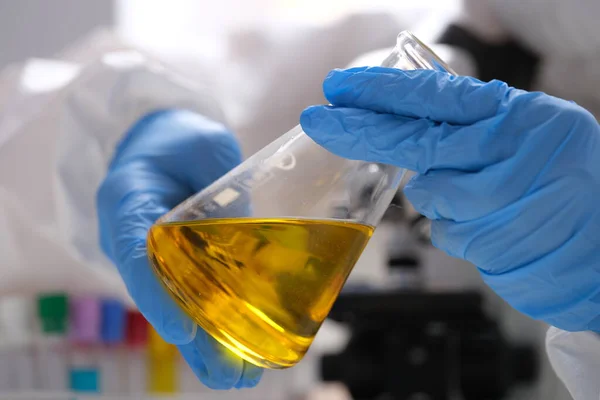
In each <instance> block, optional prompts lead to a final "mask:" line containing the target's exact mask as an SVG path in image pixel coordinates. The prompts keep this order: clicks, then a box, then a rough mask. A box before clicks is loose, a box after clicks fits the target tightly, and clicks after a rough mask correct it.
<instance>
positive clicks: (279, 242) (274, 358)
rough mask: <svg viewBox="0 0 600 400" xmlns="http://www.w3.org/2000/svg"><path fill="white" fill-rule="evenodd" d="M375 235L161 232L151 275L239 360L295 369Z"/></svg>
mask: <svg viewBox="0 0 600 400" xmlns="http://www.w3.org/2000/svg"><path fill="white" fill-rule="evenodd" d="M372 233H373V227H371V226H367V225H362V224H357V223H353V222H344V221H337V220H309V219H251V218H235V219H234V218H232V219H209V220H201V221H191V222H183V223H167V224H157V225H155V226H153V227H152V228H151V230H150V233H149V236H148V253H149V256H150V259H151V262H152V264H153V266H154V269H155V271H156V273H157V274H158V276H159V277H160V278H161V280H162V282H163V283H164V285H165V286H166V287H167V289H168V290H169V291H170V293H171V294H172V295H173V297H174V298H175V299H176V301H177V302H178V303H179V305H180V306H181V307H182V308H183V309H184V310H185V311H186V312H187V313H188V314H189V315H190V316H191V317H192V318H193V319H194V320H195V321H196V322H197V323H198V324H199V325H200V326H201V327H202V328H204V329H205V330H206V331H207V332H208V333H210V334H211V335H212V336H213V337H215V338H216V339H217V340H218V341H220V342H221V343H222V344H224V345H225V346H226V347H228V348H229V349H230V350H232V351H233V352H234V353H235V354H237V355H239V356H241V357H242V358H244V359H246V360H248V361H250V362H252V363H254V364H256V365H259V366H262V367H266V368H286V367H290V366H292V365H294V364H296V363H297V362H298V361H299V360H300V359H301V358H302V357H303V356H304V353H305V352H306V350H307V349H308V347H309V346H310V344H311V343H312V341H313V338H314V336H315V334H316V333H317V331H318V329H319V327H320V325H321V323H322V322H323V320H324V319H325V317H326V316H327V314H328V313H329V311H330V309H331V306H332V305H333V302H334V301H335V299H336V297H337V295H338V294H339V292H340V290H341V289H342V286H343V284H344V282H345V281H346V278H347V277H348V274H349V273H350V271H351V270H352V267H353V266H354V264H355V263H356V261H357V260H358V258H359V257H360V254H361V253H362V251H363V249H364V247H365V246H366V244H367V242H368V240H369V238H370V237H371V235H372Z"/></svg>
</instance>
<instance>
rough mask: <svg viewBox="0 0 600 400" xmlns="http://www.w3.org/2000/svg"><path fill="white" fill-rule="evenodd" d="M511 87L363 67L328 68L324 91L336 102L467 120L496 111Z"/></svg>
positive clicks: (453, 120)
mask: <svg viewBox="0 0 600 400" xmlns="http://www.w3.org/2000/svg"><path fill="white" fill-rule="evenodd" d="M513 90H515V89H511V88H509V87H508V86H507V85H506V84H505V83H504V82H500V81H491V82H481V81H479V80H477V79H475V78H470V77H457V76H453V75H450V74H448V73H445V72H439V71H430V70H415V71H403V70H400V69H395V68H384V67H368V68H365V67H362V68H353V69H348V70H333V71H331V72H330V73H329V75H327V77H326V78H325V81H324V83H323V91H324V93H325V97H326V98H327V100H329V102H330V103H331V104H333V105H335V106H340V107H351V108H362V109H369V110H372V111H376V112H380V113H386V114H396V115H401V116H405V117H413V118H427V119H430V120H433V121H438V122H448V123H451V124H456V125H470V124H473V123H475V122H477V121H480V120H484V119H487V118H491V117H493V116H495V115H497V114H498V113H499V112H500V111H501V110H502V109H503V105H505V104H506V101H507V100H508V97H509V96H508V95H509V93H510V92H511V91H513Z"/></svg>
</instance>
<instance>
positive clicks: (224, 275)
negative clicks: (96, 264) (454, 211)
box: [148, 32, 451, 368]
mask: <svg viewBox="0 0 600 400" xmlns="http://www.w3.org/2000/svg"><path fill="white" fill-rule="evenodd" d="M382 65H383V66H386V67H395V68H401V69H437V70H444V71H448V72H451V71H450V68H449V67H448V66H446V64H444V62H442V61H441V60H440V59H439V58H438V57H436V56H435V55H434V54H433V53H432V52H431V51H430V50H429V49H428V48H427V47H426V46H425V45H423V44H422V43H421V42H420V41H419V40H417V39H416V38H415V37H414V36H413V35H412V34H410V33H409V32H402V33H401V34H400V35H399V36H398V41H397V45H396V47H395V48H394V50H393V52H392V53H391V54H390V55H389V56H388V58H386V60H385V61H384V62H383V64H382ZM404 172H405V171H404V170H402V169H399V168H397V167H394V166H390V165H383V164H372V163H365V162H360V161H352V160H346V159H343V158H340V157H337V156H335V155H333V154H331V153H329V152H328V151H326V150H324V149H323V148H322V147H320V146H319V145H317V144H316V143H314V142H313V141H312V140H311V139H310V138H309V137H308V136H306V135H305V134H304V133H303V132H302V129H301V128H300V126H298V127H296V128H294V129H292V130H291V131H289V132H288V133H286V134H284V135H283V136H281V137H280V138H279V139H277V140H275V141H274V142H273V143H271V144H270V145H268V146H266V147H265V148H264V149H262V150H261V151H259V152H258V153H256V154H255V155H254V156H252V157H250V158H249V159H248V160H246V161H245V162H244V163H242V164H241V165H239V166H238V167H237V168H235V169H233V170H232V171H230V172H229V173H228V174H226V175H225V176H223V177H222V178H221V179H219V180H218V181H216V182H215V183H213V184H212V185H210V186H209V187H208V188H206V189H205V190H203V191H201V192H199V193H198V194H196V195H194V196H192V197H191V198H189V199H188V200H186V201H185V202H183V203H182V204H180V205H179V206H177V207H176V208H174V209H173V210H172V211H170V212H169V213H168V214H166V215H164V216H163V217H162V218H161V219H160V220H159V221H157V223H156V224H155V225H154V226H153V227H152V229H151V230H150V233H149V236H148V252H149V256H150V259H151V263H152V265H153V267H154V270H155V272H156V274H157V275H158V277H159V278H160V280H161V281H162V282H163V284H164V286H165V287H166V288H167V290H168V291H169V292H170V293H171V294H172V296H173V298H174V299H175V300H176V301H177V303H178V304H179V305H180V306H181V307H182V308H183V309H184V310H185V311H186V312H187V314H189V316H190V317H191V318H192V319H193V320H194V321H195V322H197V323H198V325H200V326H201V327H202V328H203V329H204V330H206V331H207V332H208V333H209V334H211V335H212V336H213V337H215V338H216V339H217V340H218V341H219V342H221V343H222V344H223V345H225V346H226V347H227V348H229V349H230V350H231V351H232V352H234V353H235V354H237V355H239V356H240V357H242V358H244V359H245V360H247V361H249V362H252V363H254V364H256V365H259V366H262V367H266V368H286V367H290V366H293V365H294V364H296V363H297V362H298V361H299V360H300V359H301V358H302V357H303V355H304V353H305V352H306V351H307V349H308V347H309V346H310V344H311V343H312V341H313V338H314V336H315V334H316V333H317V331H318V329H319V327H320V326H321V323H322V322H323V320H324V319H325V318H326V316H327V314H328V313H329V311H330V309H331V306H332V305H333V303H334V301H335V299H336V298H337V296H338V294H339V292H340V290H341V289H342V286H343V285H344V282H345V281H346V278H347V277H348V274H349V273H350V271H351V270H352V267H353V266H354V264H355V262H356V261H357V259H358V258H359V256H360V255H361V253H362V251H363V249H364V247H365V246H366V244H367V242H368V241H369V238H370V237H371V234H372V233H373V230H374V227H375V226H376V225H377V223H378V222H379V220H380V219H381V217H382V215H383V213H384V212H385V210H386V209H387V207H388V206H389V204H390V202H391V200H392V198H393V196H394V194H395V193H396V191H397V190H398V186H399V184H400V181H401V179H402V176H403V174H404Z"/></svg>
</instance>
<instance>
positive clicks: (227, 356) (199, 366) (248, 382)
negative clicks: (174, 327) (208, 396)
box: [179, 329, 262, 390]
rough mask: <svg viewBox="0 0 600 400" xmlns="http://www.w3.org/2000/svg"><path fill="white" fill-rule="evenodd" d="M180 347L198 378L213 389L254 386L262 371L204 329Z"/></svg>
mask: <svg viewBox="0 0 600 400" xmlns="http://www.w3.org/2000/svg"><path fill="white" fill-rule="evenodd" d="M179 350H180V351H181V354H182V355H183V357H184V359H185V360H186V362H187V363H188V364H189V366H190V367H191V368H192V370H193V371H194V373H195V374H196V376H197V377H198V379H200V381H201V382H202V383H203V384H204V385H206V386H207V387H209V388H211V389H221V390H226V389H231V388H238V389H239V388H244V387H254V386H256V384H258V381H259V380H260V377H261V375H262V369H260V368H258V367H255V366H249V365H247V363H246V362H245V361H244V360H242V359H240V358H239V357H237V356H235V355H234V354H233V353H231V352H230V351H229V350H227V349H226V348H225V347H223V346H222V345H221V344H220V343H219V342H217V341H216V340H215V339H214V338H212V337H211V336H210V335H208V334H207V333H206V332H205V331H203V330H202V329H199V330H198V333H197V335H196V338H195V339H194V341H193V342H191V343H188V344H186V345H182V346H179Z"/></svg>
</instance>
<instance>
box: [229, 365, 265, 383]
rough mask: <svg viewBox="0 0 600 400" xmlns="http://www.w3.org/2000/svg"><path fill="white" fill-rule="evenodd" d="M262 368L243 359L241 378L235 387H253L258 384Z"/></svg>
mask: <svg viewBox="0 0 600 400" xmlns="http://www.w3.org/2000/svg"><path fill="white" fill-rule="evenodd" d="M263 372H264V370H263V369H262V368H260V367H257V366H256V365H254V364H251V363H249V362H248V361H244V371H243V372H242V379H240V381H239V382H238V384H237V385H236V386H235V387H236V389H243V388H253V387H255V386H256V385H258V382H260V379H261V378H262V375H263Z"/></svg>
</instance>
